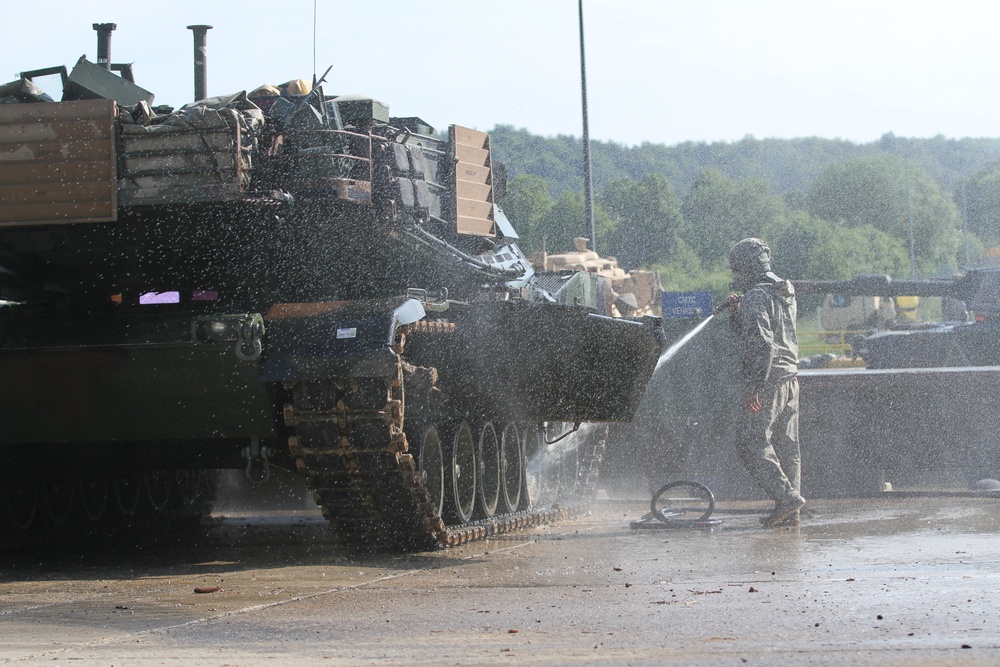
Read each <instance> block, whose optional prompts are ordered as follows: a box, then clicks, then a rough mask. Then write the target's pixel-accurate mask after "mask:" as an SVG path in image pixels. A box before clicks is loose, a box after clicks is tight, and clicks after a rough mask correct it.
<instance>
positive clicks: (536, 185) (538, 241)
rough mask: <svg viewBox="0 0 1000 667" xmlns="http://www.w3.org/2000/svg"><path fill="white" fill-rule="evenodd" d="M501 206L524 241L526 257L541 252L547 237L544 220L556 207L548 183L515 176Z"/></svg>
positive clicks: (520, 175) (523, 175)
mask: <svg viewBox="0 0 1000 667" xmlns="http://www.w3.org/2000/svg"><path fill="white" fill-rule="evenodd" d="M500 204H501V205H502V206H503V210H504V213H505V214H506V215H507V217H508V218H509V219H510V220H511V223H512V224H513V225H514V229H516V230H517V233H518V235H520V237H521V241H520V246H521V249H522V250H523V251H524V252H526V253H532V252H538V251H540V250H541V249H542V239H543V238H544V236H545V231H544V228H543V226H544V220H545V218H546V216H547V215H548V214H549V211H550V210H551V209H552V207H553V206H555V202H554V201H553V200H552V193H551V192H549V184H548V183H547V182H546V181H545V179H544V178H542V177H541V176H535V175H534V174H518V175H517V176H514V178H512V179H510V181H508V183H507V193H506V195H504V198H503V200H502V201H501V202H500Z"/></svg>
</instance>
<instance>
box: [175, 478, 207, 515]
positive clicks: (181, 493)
mask: <svg viewBox="0 0 1000 667" xmlns="http://www.w3.org/2000/svg"><path fill="white" fill-rule="evenodd" d="M207 490H208V473H207V472H206V471H204V470H177V471H175V472H174V491H175V493H174V495H175V496H176V498H175V500H176V502H177V504H178V505H179V507H180V508H181V509H182V510H184V511H185V512H188V511H191V510H194V509H195V508H196V507H197V506H198V504H199V503H200V502H201V501H202V500H204V497H205V493H206V492H207Z"/></svg>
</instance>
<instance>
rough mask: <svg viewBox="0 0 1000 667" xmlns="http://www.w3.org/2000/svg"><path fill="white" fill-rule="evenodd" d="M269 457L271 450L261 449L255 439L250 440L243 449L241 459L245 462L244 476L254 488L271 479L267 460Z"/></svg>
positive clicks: (267, 448)
mask: <svg viewBox="0 0 1000 667" xmlns="http://www.w3.org/2000/svg"><path fill="white" fill-rule="evenodd" d="M270 455H271V448H270V447H261V446H260V440H259V439H257V438H256V437H252V438H250V445H249V446H247V447H244V448H243V458H244V459H246V462H247V468H246V470H245V471H244V474H245V475H246V478H247V480H249V482H250V483H251V484H253V485H254V486H262V485H264V484H266V483H267V481H268V480H269V479H271V464H270V463H268V460H267V459H268V457H269V456H270Z"/></svg>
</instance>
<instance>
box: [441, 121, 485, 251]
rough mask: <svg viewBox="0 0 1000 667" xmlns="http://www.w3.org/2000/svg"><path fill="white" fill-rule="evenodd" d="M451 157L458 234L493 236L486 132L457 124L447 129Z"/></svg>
mask: <svg viewBox="0 0 1000 667" xmlns="http://www.w3.org/2000/svg"><path fill="white" fill-rule="evenodd" d="M448 139H449V142H450V143H451V145H452V146H453V147H454V158H455V183H454V187H455V190H454V191H455V204H454V214H455V225H456V231H457V232H458V233H459V234H467V235H470V236H489V237H494V236H496V221H495V220H494V214H493V170H492V159H493V158H492V156H491V154H490V135H488V134H487V133H485V132H479V131H477V130H470V129H469V128H466V127H461V126H459V125H452V126H451V127H450V128H449V129H448Z"/></svg>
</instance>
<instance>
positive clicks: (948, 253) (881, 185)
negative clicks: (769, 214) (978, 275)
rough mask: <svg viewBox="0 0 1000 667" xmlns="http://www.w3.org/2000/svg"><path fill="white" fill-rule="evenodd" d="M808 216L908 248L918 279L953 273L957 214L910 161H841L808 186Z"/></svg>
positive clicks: (887, 157)
mask: <svg viewBox="0 0 1000 667" xmlns="http://www.w3.org/2000/svg"><path fill="white" fill-rule="evenodd" d="M807 205H808V210H809V212H810V213H811V214H812V215H814V216H816V217H819V218H823V219H826V220H830V221H833V222H836V223H838V224H840V225H843V226H844V227H848V228H860V227H864V226H871V227H874V228H875V229H877V230H880V231H882V232H885V233H886V234H888V235H890V236H892V237H894V238H897V239H905V240H906V242H907V247H909V239H910V232H911V230H912V234H913V249H914V254H915V256H916V270H917V273H918V274H919V275H925V276H928V275H940V274H951V273H954V271H955V268H956V264H957V256H956V253H957V251H958V247H959V241H960V216H959V213H958V209H957V208H956V206H955V204H954V202H953V201H952V200H951V198H950V197H949V196H947V195H946V194H945V193H944V192H942V191H941V189H940V187H939V186H938V185H937V184H936V183H934V181H933V180H931V178H930V176H928V175H927V172H926V171H924V170H923V169H922V168H920V167H919V166H916V165H914V164H913V163H910V162H906V161H904V160H902V159H901V158H898V157H896V156H892V155H880V156H875V157H870V158H859V159H856V160H847V161H845V162H842V163H838V164H835V165H832V166H830V167H828V168H827V169H826V170H824V172H823V173H822V174H820V175H819V177H818V178H817V179H816V182H815V183H813V186H812V188H810V190H809V196H808V203H807Z"/></svg>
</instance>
